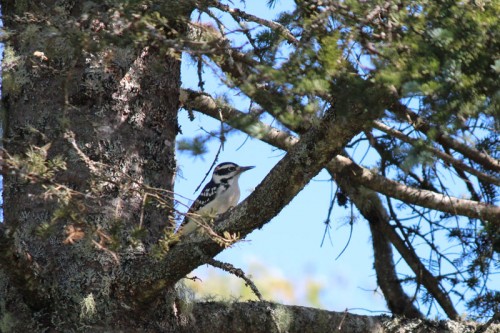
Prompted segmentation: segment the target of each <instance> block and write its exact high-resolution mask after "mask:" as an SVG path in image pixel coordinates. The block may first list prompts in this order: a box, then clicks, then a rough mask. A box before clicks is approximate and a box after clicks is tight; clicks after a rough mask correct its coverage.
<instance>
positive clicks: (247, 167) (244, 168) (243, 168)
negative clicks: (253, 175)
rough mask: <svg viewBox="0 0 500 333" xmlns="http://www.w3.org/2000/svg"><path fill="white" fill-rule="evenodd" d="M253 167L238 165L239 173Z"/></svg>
mask: <svg viewBox="0 0 500 333" xmlns="http://www.w3.org/2000/svg"><path fill="white" fill-rule="evenodd" d="M253 168H255V167H254V166H240V170H239V171H240V173H242V172H245V171H247V170H250V169H253Z"/></svg>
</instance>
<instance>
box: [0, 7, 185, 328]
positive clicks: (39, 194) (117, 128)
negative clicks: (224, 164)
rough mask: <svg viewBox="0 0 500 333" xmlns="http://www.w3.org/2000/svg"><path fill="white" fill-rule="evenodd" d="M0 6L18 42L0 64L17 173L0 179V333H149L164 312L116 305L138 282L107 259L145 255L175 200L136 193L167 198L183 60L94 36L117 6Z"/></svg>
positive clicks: (9, 148) (7, 143)
mask: <svg viewBox="0 0 500 333" xmlns="http://www.w3.org/2000/svg"><path fill="white" fill-rule="evenodd" d="M2 7H3V8H2V9H3V14H4V17H3V19H4V23H5V26H6V27H7V28H8V29H10V30H11V31H13V32H15V33H13V35H12V36H11V38H10V40H9V43H8V44H7V45H6V52H5V59H4V71H5V72H4V76H3V97H4V98H3V112H5V117H4V119H5V121H6V132H5V139H4V148H5V151H6V153H5V156H9V157H11V158H10V160H11V162H10V163H15V162H13V161H16V160H17V161H19V165H18V166H20V167H21V168H20V169H19V170H17V171H14V168H12V170H13V171H12V172H6V173H5V177H4V194H3V195H4V207H5V210H4V214H5V221H4V222H5V223H4V225H3V226H2V227H3V228H4V230H3V231H4V234H3V235H2V236H3V237H2V239H1V240H2V249H3V250H5V251H2V258H1V259H0V260H1V264H2V265H1V267H0V286H1V291H0V293H1V294H2V297H1V298H2V301H1V309H2V323H3V327H2V328H1V329H0V330H1V331H6V329H7V331H9V330H10V331H16V332H28V331H35V330H38V329H40V330H43V329H46V328H52V329H53V330H55V331H69V330H76V329H81V328H82V325H90V326H89V327H93V326H94V325H96V324H97V323H98V325H97V326H95V327H101V328H104V327H107V326H108V325H113V324H114V323H116V322H120V323H121V324H122V325H124V327H126V323H129V322H133V323H134V325H135V326H134V327H136V328H137V329H138V330H140V325H141V323H145V324H144V325H145V326H144V327H148V325H149V323H148V321H149V319H150V316H154V315H155V314H156V313H157V312H156V311H153V310H152V308H153V307H154V308H155V309H156V310H158V311H160V310H161V311H163V313H164V314H166V313H168V309H170V307H169V305H170V303H171V302H169V301H168V298H165V297H164V298H163V299H164V301H162V302H161V303H162V304H147V305H145V304H134V303H132V302H129V300H127V299H122V298H121V297H120V296H121V295H122V294H123V293H124V291H127V292H129V291H130V290H139V289H140V288H141V286H142V285H141V284H142V283H145V282H147V281H137V280H135V279H134V278H133V277H134V272H125V271H123V270H122V269H120V268H119V265H118V264H117V259H118V258H117V254H116V253H115V252H114V251H113V250H114V249H115V248H116V247H118V246H119V247H120V248H121V249H123V248H125V249H127V248H129V249H130V252H134V251H135V252H137V251H140V250H141V249H142V248H144V247H146V248H150V247H151V246H152V241H153V239H158V238H159V237H160V236H161V232H162V230H163V229H164V228H165V227H168V226H169V223H171V220H170V219H171V217H172V210H171V208H172V199H171V198H169V197H168V196H165V195H163V196H162V200H163V201H162V202H163V205H162V206H159V205H156V204H155V203H154V202H151V200H148V198H147V197H145V194H146V191H145V190H144V187H145V186H148V187H150V188H160V189H163V190H170V191H171V190H172V189H173V188H172V185H173V180H174V174H175V169H176V165H175V155H174V153H175V151H174V149H175V136H176V134H177V130H178V124H177V109H178V99H179V88H180V60H179V59H180V57H179V56H178V55H166V53H165V52H164V50H161V49H160V48H158V47H137V46H135V44H134V43H133V42H130V43H128V46H124V47H121V46H113V45H112V44H111V42H110V43H108V42H107V41H106V40H105V38H104V37H102V34H101V33H100V32H101V30H102V31H108V32H109V31H110V30H112V29H114V28H115V27H114V26H113V24H112V22H108V21H106V20H104V19H102V18H101V17H105V16H106V15H107V13H108V12H113V11H114V10H115V9H112V8H109V7H107V6H106V5H101V4H98V3H96V4H92V5H90V3H88V2H85V3H83V2H82V3H80V2H76V3H75V2H71V1H68V2H64V1H62V2H61V1H59V2H54V3H52V2H51V4H50V5H49V4H47V3H46V2H43V1H40V2H30V6H29V8H28V5H27V3H26V2H19V1H4V2H3V4H2ZM84 7H85V8H84ZM89 8H91V9H90V10H89ZM116 10H118V9H116ZM184 10H185V9H184ZM173 15H175V14H173ZM92 43H93V44H92ZM91 44H92V45H91ZM58 158H62V160H64V162H65V166H66V170H62V169H57V167H55V166H54V164H57V163H56V162H55V161H57V160H58ZM10 166H11V167H12V166H13V165H12V164H11V165H10ZM56 169H57V170H56ZM51 171H56V172H55V175H53V176H51ZM56 183H57V184H60V185H61V186H59V185H58V186H59V187H57V188H56V187H55V184H56ZM162 193H166V192H161V193H160V194H162ZM151 203H153V204H151ZM141 223H142V226H141V225H140V224H141ZM141 227H142V228H141ZM140 230H146V231H147V232H142V233H141V232H138V231H140ZM121 255H122V257H121V258H120V260H121V261H123V260H126V258H125V256H126V252H125V253H123V251H122V253H121ZM118 275H120V277H121V278H120V281H121V283H120V284H118V283H116V277H117V276H118ZM123 281H128V283H123ZM131 312H133V313H136V315H137V314H138V313H139V314H140V317H141V318H142V319H143V320H142V321H139V322H138V321H137V320H136V318H135V316H130V313H131ZM7 319H9V320H7Z"/></svg>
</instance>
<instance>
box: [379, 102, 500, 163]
mask: <svg viewBox="0 0 500 333" xmlns="http://www.w3.org/2000/svg"><path fill="white" fill-rule="evenodd" d="M389 110H390V111H392V112H394V114H395V115H397V116H398V117H399V118H400V119H401V120H403V121H405V122H407V123H409V124H411V125H413V127H414V128H415V129H416V130H418V131H420V132H422V133H424V134H425V135H427V136H429V137H431V138H432V139H433V140H435V141H436V142H438V143H439V144H441V145H443V146H445V147H448V148H451V149H453V150H455V151H457V152H459V153H461V154H462V155H464V156H465V157H467V158H469V159H471V160H472V161H474V162H476V163H479V164H481V165H482V166H483V167H484V168H486V169H489V170H491V171H495V172H499V171H500V161H498V160H496V159H494V158H493V157H491V156H490V155H488V154H486V153H484V152H480V151H478V150H477V149H474V148H472V147H470V146H468V145H466V144H464V143H461V142H459V141H457V140H455V139H454V138H452V137H450V136H449V135H447V134H445V133H443V132H442V131H441V130H439V128H437V127H435V126H432V125H430V124H429V123H428V122H427V121H426V120H425V119H423V118H422V117H420V116H419V115H418V114H416V113H415V112H413V111H411V110H409V109H408V108H407V107H406V106H405V105H403V104H402V103H398V104H394V105H392V106H391V107H390V108H389ZM431 130H433V131H436V134H435V135H431V133H430V131H431Z"/></svg>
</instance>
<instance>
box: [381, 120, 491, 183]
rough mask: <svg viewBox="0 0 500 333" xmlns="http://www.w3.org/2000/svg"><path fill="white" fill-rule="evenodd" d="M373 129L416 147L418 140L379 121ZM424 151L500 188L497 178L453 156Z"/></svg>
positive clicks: (435, 149)
mask: <svg viewBox="0 0 500 333" xmlns="http://www.w3.org/2000/svg"><path fill="white" fill-rule="evenodd" d="M373 127H374V128H376V129H378V130H380V131H382V132H384V133H387V134H389V135H391V136H393V137H395V138H398V139H399V140H401V141H403V142H406V143H409V144H411V145H413V146H414V145H416V144H417V143H418V142H419V140H418V139H413V138H410V137H408V136H406V135H405V134H404V133H401V132H400V131H398V130H395V129H393V128H390V127H389V126H387V125H385V124H383V123H382V122H380V121H374V122H373ZM424 149H425V150H427V151H430V152H431V153H433V154H435V155H436V156H437V157H439V158H440V159H442V160H443V161H444V162H447V163H450V164H451V165H453V166H455V167H457V168H459V169H462V170H464V171H467V172H468V173H470V174H472V175H474V176H476V177H477V178H479V179H482V180H484V181H486V182H488V183H491V184H494V185H497V186H500V179H499V178H497V177H494V176H490V175H488V174H485V173H484V172H481V171H479V170H477V169H474V168H472V167H471V166H469V165H467V164H465V163H464V162H462V161H459V160H457V159H455V158H454V157H453V156H451V155H449V154H446V153H445V152H443V151H441V150H439V149H437V148H434V147H432V146H428V145H426V146H425V147H424Z"/></svg>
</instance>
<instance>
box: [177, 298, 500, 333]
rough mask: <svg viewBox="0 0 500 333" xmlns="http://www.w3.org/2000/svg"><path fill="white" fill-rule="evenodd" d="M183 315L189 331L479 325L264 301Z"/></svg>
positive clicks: (375, 331)
mask: <svg viewBox="0 0 500 333" xmlns="http://www.w3.org/2000/svg"><path fill="white" fill-rule="evenodd" d="M347 310H349V309H347ZM186 315H189V317H190V318H192V319H193V320H192V321H189V322H188V323H187V324H186V326H184V327H182V329H181V332H189V333H201V332H218V333H229V332H231V333H233V332H240V333H282V332H290V333H295V332H300V333H336V332H349V333H357V332H359V333H361V332H363V333H365V332H372V333H389V332H412V333H429V332H448V333H462V332H469V331H471V332H472V331H473V330H474V329H475V328H477V327H480V325H479V324H477V323H473V322H463V321H462V322H460V321H455V322H453V321H447V322H442V321H441V322H432V321H423V320H420V319H414V320H405V319H402V318H392V319H391V318H390V317H388V316H361V315H354V314H350V313H347V312H333V311H325V310H320V309H313V308H307V307H302V306H290V305H288V306H287V305H280V304H275V303H266V302H231V303H227V302H223V303H215V302H206V303H195V304H194V306H193V309H192V311H190V312H189V313H186ZM499 329H500V324H492V325H491V326H490V327H489V331H491V332H496V331H497V330H499Z"/></svg>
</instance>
